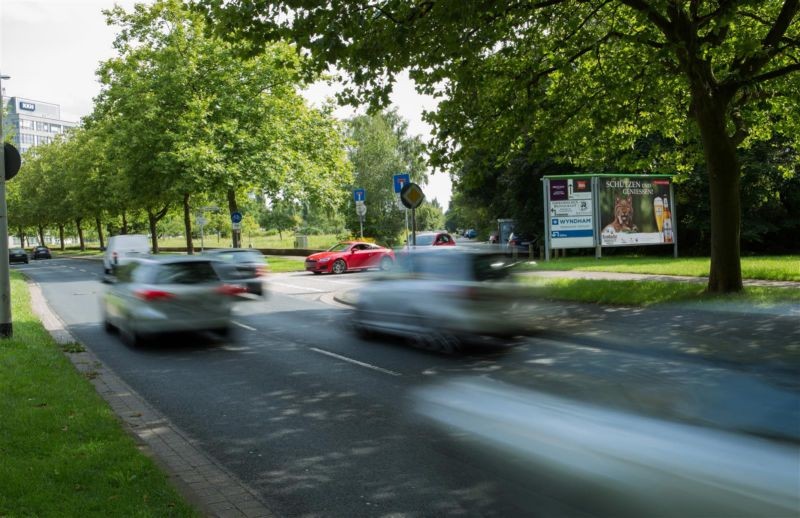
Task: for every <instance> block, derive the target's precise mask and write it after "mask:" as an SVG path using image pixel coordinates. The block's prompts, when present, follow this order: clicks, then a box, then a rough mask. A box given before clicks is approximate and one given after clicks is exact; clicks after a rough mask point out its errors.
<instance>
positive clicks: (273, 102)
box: [8, 0, 443, 252]
mask: <svg viewBox="0 0 800 518" xmlns="http://www.w3.org/2000/svg"><path fill="white" fill-rule="evenodd" d="M104 13H105V15H106V18H107V21H108V23H109V24H112V25H114V26H116V27H117V28H118V35H117V37H116V39H115V41H114V48H115V50H116V53H117V56H116V57H115V58H112V59H109V60H107V61H105V62H103V63H102V64H101V65H100V67H99V70H98V78H99V80H100V83H101V86H102V89H101V93H100V94H99V96H98V97H97V98H96V99H95V105H94V110H93V112H92V114H91V115H89V116H88V117H86V118H85V119H84V120H83V122H82V124H81V126H80V127H79V128H77V129H75V130H73V131H72V132H71V133H69V134H68V135H67V136H66V138H62V139H57V140H56V141H54V142H53V143H51V144H47V145H41V146H37V147H34V148H32V149H31V150H30V151H29V152H28V153H26V156H25V157H24V165H23V170H22V171H21V172H20V174H19V176H18V178H17V179H15V181H14V182H10V183H9V192H8V206H9V211H8V212H9V224H10V225H11V227H12V228H14V229H16V231H17V232H18V233H19V234H20V235H21V236H24V234H25V233H28V232H35V233H36V234H38V236H39V239H40V241H41V242H44V241H45V233H46V232H51V231H53V230H55V229H57V231H58V233H59V235H60V237H61V242H62V246H63V241H64V234H65V232H67V233H68V234H73V232H71V229H73V228H74V229H75V232H74V234H76V235H77V237H78V239H79V242H80V246H81V248H83V247H84V246H85V245H84V232H85V229H86V228H87V225H88V228H91V229H92V231H91V232H92V234H94V235H96V236H98V237H99V239H100V244H101V246H102V245H103V241H104V230H105V231H106V232H108V231H109V230H110V231H111V232H114V233H128V232H129V231H131V230H135V231H142V230H144V231H145V232H146V233H149V234H150V235H151V236H152V241H153V243H152V246H153V250H154V251H156V252H157V251H158V249H159V244H158V237H159V235H161V233H162V232H163V227H164V226H165V225H163V223H164V222H165V221H166V220H165V218H167V219H171V220H173V221H174V220H175V218H176V215H179V216H180V217H181V218H182V221H183V229H182V232H180V233H181V234H183V235H184V236H185V237H186V244H187V248H188V249H189V250H191V249H192V248H193V247H194V243H193V234H195V232H194V231H193V228H192V227H193V223H194V221H195V215H196V214H197V213H198V211H199V209H200V208H201V207H205V206H219V207H224V208H225V209H227V210H226V212H228V213H233V212H237V211H240V210H242V208H243V205H248V208H249V210H250V213H251V215H252V216H253V220H254V221H257V222H258V223H260V224H261V225H264V226H267V227H271V228H275V229H276V230H279V231H283V230H288V229H294V228H296V227H298V226H301V225H303V224H305V225H306V226H309V224H310V225H311V226H314V225H315V224H314V222H313V220H314V219H317V220H319V219H321V218H326V219H327V220H330V221H333V222H336V224H337V225H336V226H338V228H339V229H340V230H342V231H344V227H345V226H346V228H348V229H351V230H350V232H351V233H352V229H358V228H359V227H358V222H357V220H354V217H351V214H352V215H353V216H354V211H353V210H352V207H351V206H350V207H348V200H349V198H348V194H349V192H350V189H351V188H352V187H353V186H354V185H356V184H357V185H359V186H362V187H366V188H367V189H368V190H369V191H370V196H371V199H370V213H369V215H368V218H367V222H368V224H367V226H366V228H365V231H366V232H367V235H370V236H372V237H374V238H376V239H378V240H381V241H385V242H389V243H392V242H394V241H396V240H397V239H398V238H399V235H400V225H401V224H402V217H400V216H398V215H397V212H398V210H397V209H396V208H394V206H393V205H392V204H390V203H386V200H387V199H388V198H387V196H388V195H389V194H388V193H389V192H390V190H391V175H392V174H395V173H397V172H399V171H409V172H411V173H412V174H413V175H415V177H417V178H418V179H419V180H423V179H424V171H425V166H424V161H423V157H422V145H421V143H420V142H419V140H418V139H416V138H412V137H408V136H407V135H406V130H407V127H406V124H405V122H404V121H402V119H401V118H400V117H399V116H397V114H396V113H394V112H389V113H378V114H376V115H371V116H368V115H363V116H359V117H355V118H354V119H352V120H351V121H347V122H346V123H341V122H340V121H337V120H336V119H334V118H333V117H332V115H331V113H330V112H331V107H330V106H327V107H325V108H323V109H315V108H311V107H309V106H308V105H307V103H306V101H305V100H304V98H303V97H302V96H301V95H300V93H299V91H300V90H301V89H302V88H304V87H307V86H308V85H309V83H310V81H313V80H315V79H317V78H318V77H319V76H318V75H313V74H312V75H309V74H306V73H305V71H304V69H303V67H302V58H300V57H299V56H298V54H297V53H296V52H295V49H294V48H293V47H292V46H291V45H290V44H288V43H286V42H282V41H277V42H273V43H270V44H268V45H264V46H260V47H258V48H254V47H252V46H251V44H250V43H248V42H244V41H229V40H225V39H222V38H220V37H218V36H215V35H214V34H213V33H211V32H210V31H208V30H207V27H206V22H205V20H204V18H203V17H202V16H201V15H200V14H199V13H197V12H196V11H193V10H191V9H190V8H188V7H187V6H186V5H184V4H183V3H181V2H180V1H178V0H158V1H157V2H155V3H153V4H152V5H147V6H146V5H136V6H135V7H134V9H133V10H132V11H131V12H126V11H125V10H124V9H122V8H120V7H115V8H114V9H112V10H109V11H105V12H104ZM381 183H382V186H381ZM384 194H385V195H384ZM254 200H257V201H258V202H259V203H258V204H254V203H252V202H253V201H254ZM350 204H352V200H350ZM348 209H349V210H348ZM428 211H429V212H432V213H433V216H438V218H439V219H438V220H436V221H432V222H429V223H426V224H439V225H443V216H442V214H441V209H439V210H438V213H437V211H436V210H435V208H434V209H428ZM423 212H424V211H423ZM344 214H347V217H346V218H345V217H343V215H344ZM428 219H434V220H435V219H436V218H435V217H433V218H428ZM143 220H144V223H145V225H144V227H145V228H141V226H142V225H141V222H142V221H143ZM318 226H319V227H325V230H330V226H331V225H328V224H319V225H318ZM233 237H234V245H235V246H240V243H239V242H237V241H236V237H237V236H236V234H235V233H234V236H233ZM23 239H24V238H23Z"/></svg>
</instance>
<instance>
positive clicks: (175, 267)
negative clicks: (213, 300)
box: [155, 261, 219, 284]
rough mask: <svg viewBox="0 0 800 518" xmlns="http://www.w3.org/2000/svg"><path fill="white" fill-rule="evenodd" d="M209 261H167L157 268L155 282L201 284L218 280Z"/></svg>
mask: <svg viewBox="0 0 800 518" xmlns="http://www.w3.org/2000/svg"><path fill="white" fill-rule="evenodd" d="M218 280H219V276H218V275H217V272H216V270H214V268H213V267H212V266H211V263H210V262H207V261H203V262H194V261H193V262H185V263H167V264H162V265H161V266H160V267H159V268H158V273H157V274H156V279H155V282H156V284H203V283H207V282H214V281H218Z"/></svg>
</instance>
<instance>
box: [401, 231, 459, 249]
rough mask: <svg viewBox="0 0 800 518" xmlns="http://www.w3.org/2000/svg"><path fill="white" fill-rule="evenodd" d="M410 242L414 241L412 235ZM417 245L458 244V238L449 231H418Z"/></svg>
mask: <svg viewBox="0 0 800 518" xmlns="http://www.w3.org/2000/svg"><path fill="white" fill-rule="evenodd" d="M408 242H409V244H411V243H413V242H414V241H413V240H412V238H411V237H410V236H409V238H408ZM416 246H456V240H455V239H453V236H451V235H450V234H448V233H447V232H421V233H417V244H416Z"/></svg>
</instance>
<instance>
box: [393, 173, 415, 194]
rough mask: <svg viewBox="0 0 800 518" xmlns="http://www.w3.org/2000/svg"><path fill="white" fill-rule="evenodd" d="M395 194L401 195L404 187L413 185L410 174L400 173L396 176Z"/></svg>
mask: <svg viewBox="0 0 800 518" xmlns="http://www.w3.org/2000/svg"><path fill="white" fill-rule="evenodd" d="M393 178H394V192H395V193H397V194H400V191H402V190H403V186H404V185H408V184H410V183H411V177H410V176H409V174H408V173H400V174H396V175H394V177H393Z"/></svg>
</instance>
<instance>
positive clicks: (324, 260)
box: [319, 257, 331, 263]
mask: <svg viewBox="0 0 800 518" xmlns="http://www.w3.org/2000/svg"><path fill="white" fill-rule="evenodd" d="M330 260H331V258H330V257H323V258H322V259H320V260H319V262H321V263H327V262H328V261H330Z"/></svg>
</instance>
